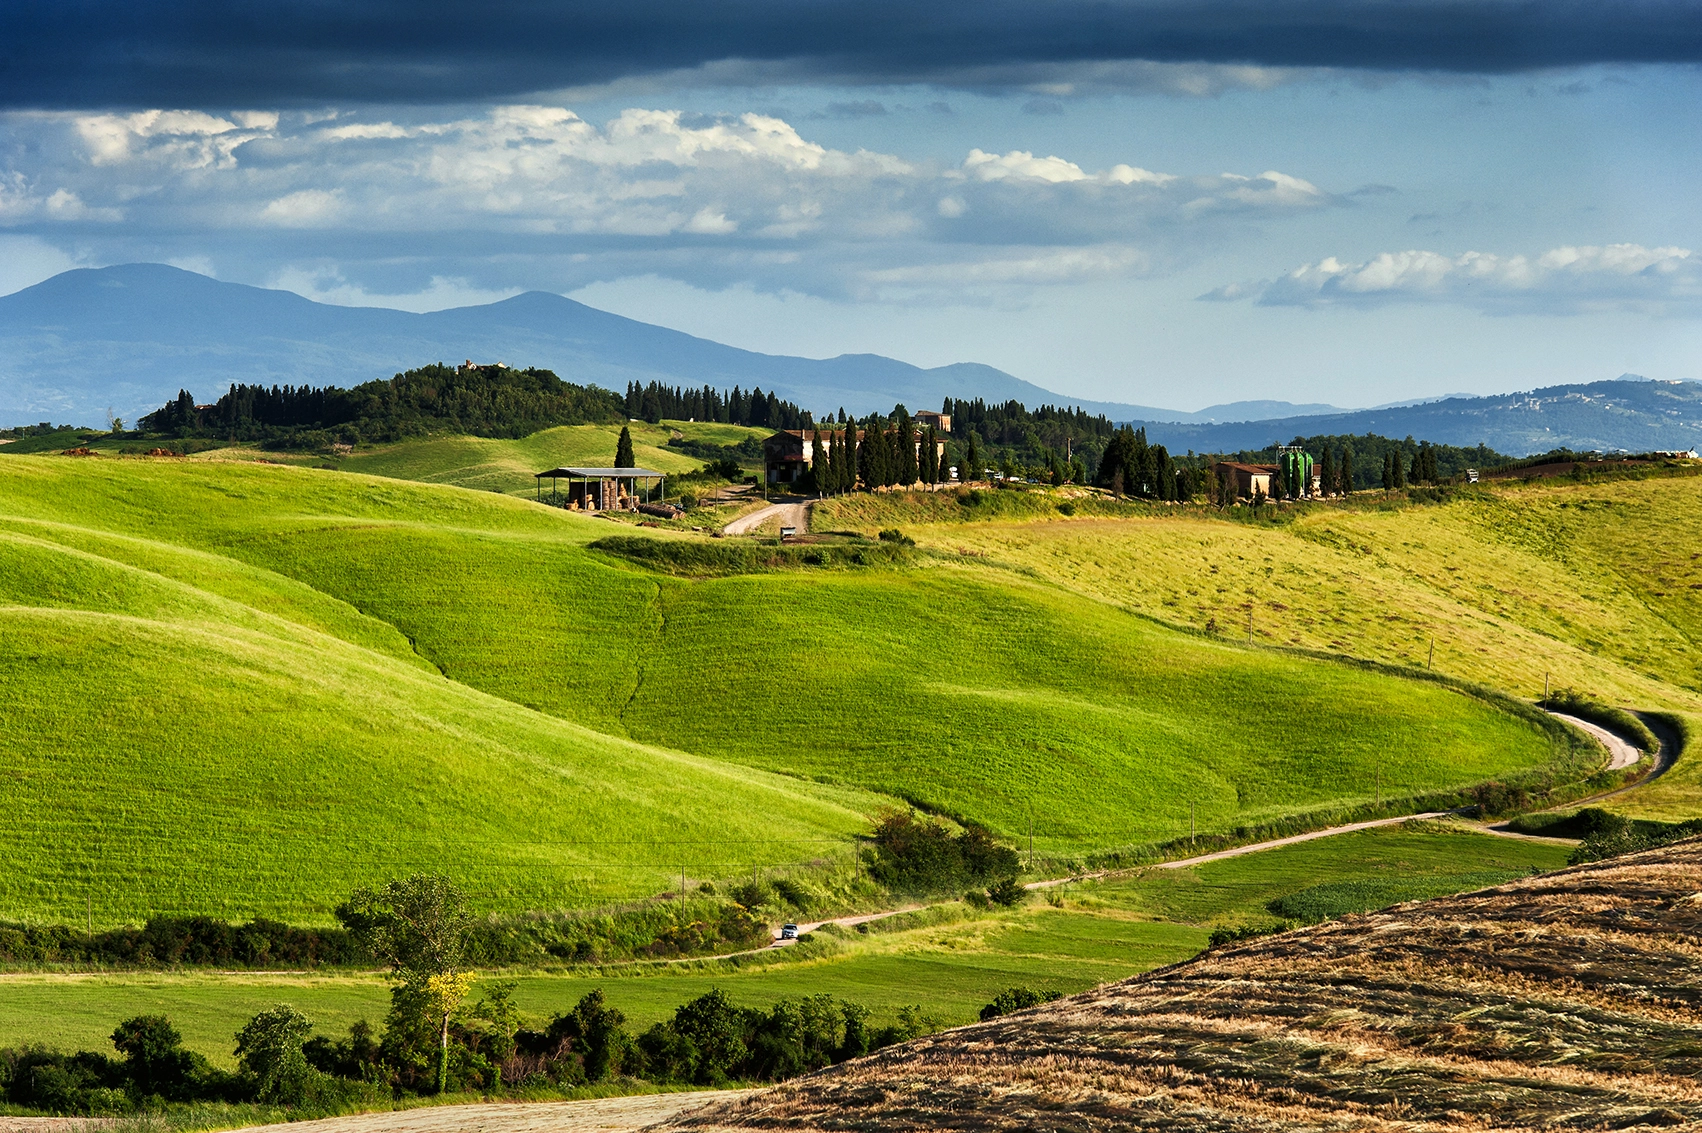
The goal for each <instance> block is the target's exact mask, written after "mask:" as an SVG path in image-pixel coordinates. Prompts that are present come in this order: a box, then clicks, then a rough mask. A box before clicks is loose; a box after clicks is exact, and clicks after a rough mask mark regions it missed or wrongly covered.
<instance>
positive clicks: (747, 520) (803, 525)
mask: <svg viewBox="0 0 1702 1133" xmlns="http://www.w3.org/2000/svg"><path fill="white" fill-rule="evenodd" d="M777 517H778V519H779V520H780V522H779V524H778V525H777V526H780V527H796V528H797V529H798V533H799V534H800V535H801V534H803V533H804V532H805V531H808V530H809V529H810V505H809V504H808V503H807V502H804V501H801V500H800V501H788V502H786V503H779V504H769V505H768V506H767V507H765V508H763V509H762V510H761V511H753V512H751V513H750V514H749V515H741V516H740V517H739V518H737V519H735V520H733V521H732V522H731V523H729V524H727V526H725V527H723V528H722V529H721V530H722V532H723V533H724V534H727V535H749V534H751V533H752V532H754V531H756V530H757V529H758V528H760V527H762V526H763V525H765V524H767V523H769V522H771V521H772V520H774V519H775V518H777Z"/></svg>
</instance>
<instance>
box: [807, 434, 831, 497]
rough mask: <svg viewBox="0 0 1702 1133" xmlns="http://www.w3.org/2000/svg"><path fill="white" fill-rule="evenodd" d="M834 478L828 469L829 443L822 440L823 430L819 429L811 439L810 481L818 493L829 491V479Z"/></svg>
mask: <svg viewBox="0 0 1702 1133" xmlns="http://www.w3.org/2000/svg"><path fill="white" fill-rule="evenodd" d="M831 476H832V472H831V470H830V469H829V468H828V452H827V442H825V441H823V440H822V437H821V430H820V429H817V430H816V431H815V434H814V435H813V436H811V437H810V479H811V481H813V482H814V484H815V489H816V491H818V492H822V493H825V492H826V491H827V482H828V479H829V478H830V477H831Z"/></svg>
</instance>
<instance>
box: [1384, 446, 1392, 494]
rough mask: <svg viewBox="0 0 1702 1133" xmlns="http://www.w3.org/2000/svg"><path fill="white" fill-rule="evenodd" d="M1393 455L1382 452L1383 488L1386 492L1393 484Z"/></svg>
mask: <svg viewBox="0 0 1702 1133" xmlns="http://www.w3.org/2000/svg"><path fill="white" fill-rule="evenodd" d="M1394 459H1395V456H1394V454H1393V453H1388V452H1386V453H1384V454H1383V490H1384V491H1385V492H1387V491H1388V490H1389V489H1391V488H1393V487H1394V486H1395V466H1394Z"/></svg>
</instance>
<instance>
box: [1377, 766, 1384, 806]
mask: <svg viewBox="0 0 1702 1133" xmlns="http://www.w3.org/2000/svg"><path fill="white" fill-rule="evenodd" d="M1377 809H1378V810H1382V809H1383V765H1382V764H1381V763H1379V764H1378V765H1377Z"/></svg>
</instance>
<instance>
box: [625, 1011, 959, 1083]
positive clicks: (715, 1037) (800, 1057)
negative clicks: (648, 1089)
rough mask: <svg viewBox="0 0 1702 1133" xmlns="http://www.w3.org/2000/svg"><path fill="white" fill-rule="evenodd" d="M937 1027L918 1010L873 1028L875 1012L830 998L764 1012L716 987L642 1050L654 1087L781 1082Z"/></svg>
mask: <svg viewBox="0 0 1702 1133" xmlns="http://www.w3.org/2000/svg"><path fill="white" fill-rule="evenodd" d="M938 1029H939V1025H938V1024H937V1023H936V1022H935V1021H934V1020H933V1019H931V1018H929V1017H927V1016H925V1015H923V1014H922V1011H921V1008H919V1007H905V1008H901V1009H900V1010H899V1012H898V1020H897V1022H896V1023H895V1024H893V1025H889V1026H886V1027H882V1028H880V1029H879V1030H871V1029H870V1026H869V1010H868V1008H866V1007H864V1006H862V1005H861V1004H858V1003H851V1002H848V1001H846V1000H842V999H835V998H834V997H833V996H831V995H810V996H804V997H803V998H801V999H782V1000H780V1001H779V1002H777V1003H775V1004H774V1006H772V1007H770V1008H768V1009H767V1010H762V1009H757V1008H741V1007H738V1006H735V1005H734V1004H733V1002H732V1001H731V1000H729V999H728V998H727V996H726V995H725V993H723V992H721V991H720V990H719V989H715V990H711V991H710V992H708V993H707V994H705V995H701V996H699V997H698V998H696V999H694V1000H692V1001H691V1002H690V1003H686V1004H682V1005H681V1006H680V1007H679V1009H678V1010H676V1011H675V1012H674V1017H673V1019H671V1020H669V1021H668V1022H666V1023H657V1024H656V1025H655V1026H653V1027H651V1028H650V1029H649V1030H648V1031H645V1032H644V1034H642V1035H640V1036H639V1038H638V1042H637V1052H638V1054H639V1055H641V1056H642V1059H643V1063H642V1065H643V1073H644V1075H645V1076H646V1077H648V1078H649V1079H651V1080H652V1081H657V1082H691V1083H696V1084H698V1085H710V1084H714V1083H718V1082H726V1081H729V1080H745V1081H751V1080H757V1081H779V1080H782V1079H785V1078H790V1077H793V1076H795V1075H798V1074H805V1073H808V1072H809V1071H811V1070H818V1069H820V1068H821V1067H823V1066H829V1065H832V1064H833V1063H836V1062H843V1061H845V1060H846V1059H848V1058H856V1057H858V1056H859V1055H862V1054H866V1053H868V1052H869V1051H871V1050H875V1049H878V1048H880V1047H883V1046H889V1045H891V1044H893V1043H898V1042H907V1041H909V1040H910V1039H913V1038H916V1037H918V1036H919V1035H924V1034H930V1033H932V1032H933V1031H935V1030H938Z"/></svg>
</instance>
